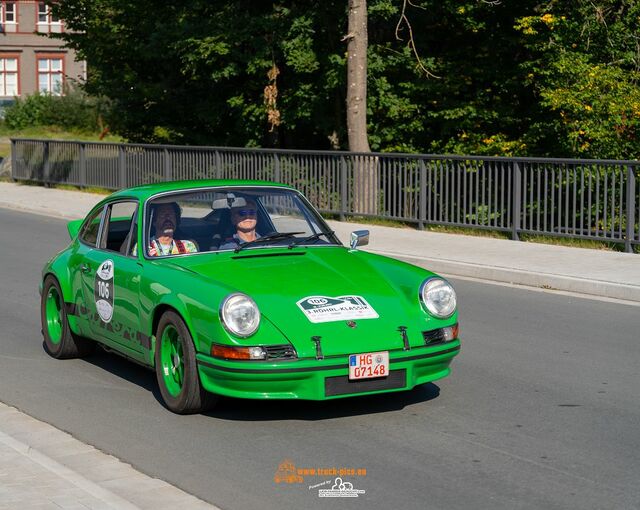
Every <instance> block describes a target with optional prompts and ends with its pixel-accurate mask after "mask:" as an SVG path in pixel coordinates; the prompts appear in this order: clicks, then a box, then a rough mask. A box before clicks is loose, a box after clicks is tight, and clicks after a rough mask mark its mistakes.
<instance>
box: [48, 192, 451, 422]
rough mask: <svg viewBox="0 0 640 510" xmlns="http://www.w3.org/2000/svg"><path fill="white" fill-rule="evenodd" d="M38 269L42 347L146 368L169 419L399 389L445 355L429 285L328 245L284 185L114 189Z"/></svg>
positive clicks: (433, 286) (439, 371) (443, 288)
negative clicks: (236, 401)
mask: <svg viewBox="0 0 640 510" xmlns="http://www.w3.org/2000/svg"><path fill="white" fill-rule="evenodd" d="M68 230H69V235H70V236H71V243H70V244H69V246H68V247H67V248H65V249H64V250H63V251H61V252H60V253H58V254H57V255H55V256H54V257H53V258H52V259H51V260H50V261H49V262H48V263H47V264H46V266H45V267H44V270H43V273H42V283H41V287H40V292H41V296H42V299H41V319H42V332H43V336H44V345H45V348H46V350H47V351H48V352H49V354H51V355H52V356H53V357H55V358H73V357H80V356H84V355H87V354H89V353H91V351H92V350H93V349H94V348H95V346H96V343H100V344H101V345H102V346H103V348H105V349H106V350H109V351H113V352H116V353H118V354H120V355H122V356H125V357H127V358H129V359H131V360H133V361H136V362H138V363H140V364H143V365H145V366H147V367H149V368H151V369H154V370H155V373H156V376H157V380H158V385H159V388H160V393H161V395H162V399H163V400H164V403H165V404H166V407H167V408H168V409H170V410H171V411H174V412H176V413H194V412H200V411H202V410H204V409H206V408H210V407H211V406H212V405H213V404H214V403H215V401H216V400H217V397H218V396H220V395H225V396H229V397H241V398H252V399H309V400H324V399H333V398H341V397H351V396H356V395H366V394H375V393H387V392H394V391H403V390H410V389H411V388H414V387H415V386H417V385H419V384H424V383H427V382H430V381H434V380H436V379H439V378H442V377H444V376H446V375H448V374H449V371H450V368H449V365H450V363H451V361H452V359H453V358H454V357H455V356H456V354H458V352H459V350H460V341H459V339H458V323H457V309H456V295H455V292H454V290H453V288H452V287H451V285H450V284H449V283H448V282H447V281H446V280H444V279H443V278H441V277H439V276H437V275H435V274H433V273H431V272H429V271H426V270H424V269H421V268H418V267H415V266H412V265H410V264H406V263H404V262H399V261H397V260H394V259H391V258H387V257H383V256H380V255H375V254H372V253H367V252H364V251H361V250H359V249H358V248H359V247H360V246H363V245H365V244H366V243H367V242H368V234H369V233H368V232H367V231H356V232H353V233H352V235H351V240H350V245H349V246H348V247H345V246H343V245H342V244H341V243H340V241H339V240H338V238H337V237H336V236H335V234H334V232H332V231H331V230H330V228H329V226H328V225H327V224H326V223H325V221H324V220H323V219H322V217H321V216H320V215H319V214H318V212H316V210H315V209H314V208H313V207H312V206H311V204H310V203H309V202H308V200H307V199H306V198H305V197H304V196H303V195H302V194H301V193H299V192H298V191H296V190H295V189H293V188H291V187H288V186H285V185H282V184H275V183H268V182H259V181H215V180H211V181H183V182H168V183H162V184H151V185H145V186H139V187H136V188H131V189H125V190H121V191H118V192H116V193H114V194H112V195H110V196H109V197H107V198H105V199H104V200H103V201H102V202H101V203H99V204H98V205H97V206H96V207H94V209H93V210H92V211H91V212H90V213H89V214H88V216H87V217H86V218H85V219H84V220H77V221H71V222H70V223H69V224H68Z"/></svg>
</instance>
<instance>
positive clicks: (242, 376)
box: [197, 340, 460, 400]
mask: <svg viewBox="0 0 640 510" xmlns="http://www.w3.org/2000/svg"><path fill="white" fill-rule="evenodd" d="M459 352H460V341H459V340H454V341H452V342H447V343H445V344H441V345H437V346H433V347H418V348H413V349H411V350H408V351H404V350H396V351H390V352H389V370H390V374H389V376H387V377H384V378H376V379H368V380H363V381H349V380H348V377H349V375H348V374H349V369H348V355H345V356H337V357H330V358H325V359H322V360H316V359H301V360H291V361H280V362H264V361H225V360H220V359H217V358H212V357H211V356H207V355H204V354H198V355H197V361H198V373H199V375H200V381H201V383H202V386H203V387H204V389H206V390H207V391H209V392H211V393H216V394H218V395H225V396H228V397H238V398H255V399H303V400H327V399H334V398H342V397H352V396H356V395H373V394H377V393H389V392H394V391H406V390H410V389H412V388H414V387H415V386H418V385H420V384H425V383H428V382H431V381H435V380H436V379H441V378H443V377H446V376H447V375H448V374H449V372H450V368H449V365H450V364H451V361H452V360H453V358H454V357H455V356H456V355H457V354H458V353H459ZM354 354H356V353H354Z"/></svg>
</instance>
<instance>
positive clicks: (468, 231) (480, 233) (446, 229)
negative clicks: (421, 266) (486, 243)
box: [425, 225, 511, 239]
mask: <svg viewBox="0 0 640 510" xmlns="http://www.w3.org/2000/svg"><path fill="white" fill-rule="evenodd" d="M425 230H427V231H428V232H441V233H443V234H459V235H465V236H476V237H490V238H492V239H511V235H510V234H508V233H507V232H499V231H495V230H485V229H484V228H473V227H452V226H449V225H427V226H426V228H425Z"/></svg>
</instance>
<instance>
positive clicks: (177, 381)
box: [160, 324, 184, 397]
mask: <svg viewBox="0 0 640 510" xmlns="http://www.w3.org/2000/svg"><path fill="white" fill-rule="evenodd" d="M160 363H161V369H162V380H163V381H164V386H165V388H166V389H167V391H168V392H169V394H170V395H171V396H172V397H177V396H178V395H179V394H180V391H181V390H182V385H183V383H184V357H183V354H182V341H181V338H180V333H178V330H177V329H176V328H175V327H174V326H173V325H171V324H170V325H168V326H167V327H166V328H164V331H163V332H162V339H161V340H160Z"/></svg>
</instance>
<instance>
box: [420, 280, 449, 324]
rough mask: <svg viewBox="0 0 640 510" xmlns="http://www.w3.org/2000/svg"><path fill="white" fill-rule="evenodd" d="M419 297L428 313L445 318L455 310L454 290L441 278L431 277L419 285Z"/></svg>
mask: <svg viewBox="0 0 640 510" xmlns="http://www.w3.org/2000/svg"><path fill="white" fill-rule="evenodd" d="M420 298H421V299H422V302H423V303H424V306H426V308H427V310H428V311H429V313H430V314H432V315H435V316H436V317H438V318H440V319H446V318H447V317H450V316H451V315H453V312H455V311H456V304H457V301H456V291H455V290H453V287H452V286H451V285H450V284H449V282H447V281H445V280H443V279H442V278H431V279H429V280H427V281H425V282H424V283H423V284H422V287H420Z"/></svg>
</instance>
